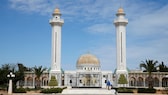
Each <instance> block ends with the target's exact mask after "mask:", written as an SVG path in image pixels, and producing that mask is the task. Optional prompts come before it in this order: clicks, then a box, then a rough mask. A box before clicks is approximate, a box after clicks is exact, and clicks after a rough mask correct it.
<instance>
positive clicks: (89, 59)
mask: <svg viewBox="0 0 168 95" xmlns="http://www.w3.org/2000/svg"><path fill="white" fill-rule="evenodd" d="M82 64H93V65H99V64H100V62H99V59H98V58H97V57H96V56H94V55H92V54H84V55H81V56H80V57H79V59H78V61H77V65H82Z"/></svg>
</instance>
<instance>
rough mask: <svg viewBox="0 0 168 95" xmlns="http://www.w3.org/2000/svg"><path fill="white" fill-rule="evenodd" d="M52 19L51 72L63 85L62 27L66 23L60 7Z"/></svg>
mask: <svg viewBox="0 0 168 95" xmlns="http://www.w3.org/2000/svg"><path fill="white" fill-rule="evenodd" d="M52 16H53V17H52V18H51V19H50V22H49V23H50V24H51V27H52V48H51V50H52V51H51V52H52V55H51V57H52V58H51V61H52V63H51V71H50V74H51V75H54V76H56V78H57V80H58V82H59V83H58V85H61V29H62V25H63V24H64V20H63V19H61V12H60V10H59V8H56V9H55V10H54V12H53V14H52Z"/></svg>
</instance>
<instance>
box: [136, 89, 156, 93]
mask: <svg viewBox="0 0 168 95" xmlns="http://www.w3.org/2000/svg"><path fill="white" fill-rule="evenodd" d="M138 93H156V89H151V88H138Z"/></svg>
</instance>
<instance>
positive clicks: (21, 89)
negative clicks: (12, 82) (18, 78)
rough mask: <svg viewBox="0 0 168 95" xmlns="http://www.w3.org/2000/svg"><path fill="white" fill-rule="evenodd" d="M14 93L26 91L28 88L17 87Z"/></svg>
mask: <svg viewBox="0 0 168 95" xmlns="http://www.w3.org/2000/svg"><path fill="white" fill-rule="evenodd" d="M14 93H26V89H24V88H17V89H15V90H14Z"/></svg>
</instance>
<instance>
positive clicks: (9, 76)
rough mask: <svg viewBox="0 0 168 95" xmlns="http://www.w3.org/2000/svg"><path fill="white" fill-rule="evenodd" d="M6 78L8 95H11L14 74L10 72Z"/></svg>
mask: <svg viewBox="0 0 168 95" xmlns="http://www.w3.org/2000/svg"><path fill="white" fill-rule="evenodd" d="M7 77H8V78H9V87H8V94H12V78H14V77H15V74H13V73H12V72H10V73H9V74H8V75H7Z"/></svg>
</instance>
